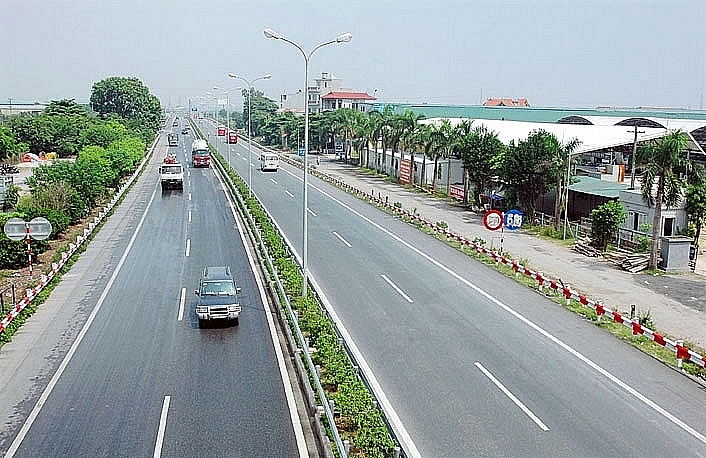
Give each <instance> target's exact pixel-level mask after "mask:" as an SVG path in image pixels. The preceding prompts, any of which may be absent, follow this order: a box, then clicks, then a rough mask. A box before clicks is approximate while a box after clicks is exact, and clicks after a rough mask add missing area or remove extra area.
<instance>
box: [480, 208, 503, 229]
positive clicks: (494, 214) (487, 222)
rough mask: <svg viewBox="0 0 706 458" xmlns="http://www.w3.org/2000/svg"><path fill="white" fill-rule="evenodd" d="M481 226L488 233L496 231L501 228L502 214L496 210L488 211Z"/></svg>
mask: <svg viewBox="0 0 706 458" xmlns="http://www.w3.org/2000/svg"><path fill="white" fill-rule="evenodd" d="M483 226H485V228H486V229H488V230H489V231H497V230H498V229H500V228H501V227H502V226H503V214H502V213H500V211H498V210H488V211H487V212H485V215H483Z"/></svg>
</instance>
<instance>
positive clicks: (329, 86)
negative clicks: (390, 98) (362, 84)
mask: <svg viewBox="0 0 706 458" xmlns="http://www.w3.org/2000/svg"><path fill="white" fill-rule="evenodd" d="M314 82H315V84H314V85H311V86H309V87H308V88H307V107H308V109H309V113H321V112H322V111H329V110H337V109H339V108H353V109H356V110H359V111H362V112H365V111H367V109H368V106H369V104H368V102H369V101H371V100H375V97H373V96H371V95H370V94H368V93H367V92H353V91H352V90H351V89H349V88H344V87H342V80H341V79H340V78H336V77H335V76H334V75H332V74H330V73H328V72H323V73H321V77H320V78H316V79H315V80H314ZM303 106H304V99H303V97H302V91H301V90H299V91H297V92H296V93H293V94H287V93H283V94H281V95H280V111H293V112H295V113H302V112H303Z"/></svg>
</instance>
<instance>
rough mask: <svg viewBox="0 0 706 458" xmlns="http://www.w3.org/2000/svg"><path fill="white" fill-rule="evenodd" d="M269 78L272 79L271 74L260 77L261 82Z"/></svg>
mask: <svg viewBox="0 0 706 458" xmlns="http://www.w3.org/2000/svg"><path fill="white" fill-rule="evenodd" d="M270 78H272V73H268V74H266V75H264V76H263V77H262V79H263V80H268V79H270Z"/></svg>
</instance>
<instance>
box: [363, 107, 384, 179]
mask: <svg viewBox="0 0 706 458" xmlns="http://www.w3.org/2000/svg"><path fill="white" fill-rule="evenodd" d="M366 125H367V129H366V132H367V134H368V135H367V137H368V142H369V143H372V144H373V147H374V148H375V171H376V172H377V173H380V158H379V157H378V142H379V140H380V136H381V130H382V113H380V112H379V111H377V110H373V111H369V112H368V119H367V120H366Z"/></svg>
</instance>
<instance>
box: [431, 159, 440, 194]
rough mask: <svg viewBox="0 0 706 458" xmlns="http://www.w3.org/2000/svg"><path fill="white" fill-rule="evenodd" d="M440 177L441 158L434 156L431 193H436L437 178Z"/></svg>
mask: <svg viewBox="0 0 706 458" xmlns="http://www.w3.org/2000/svg"><path fill="white" fill-rule="evenodd" d="M438 175H439V156H434V176H433V177H431V192H433V193H436V177H437V176H438Z"/></svg>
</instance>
